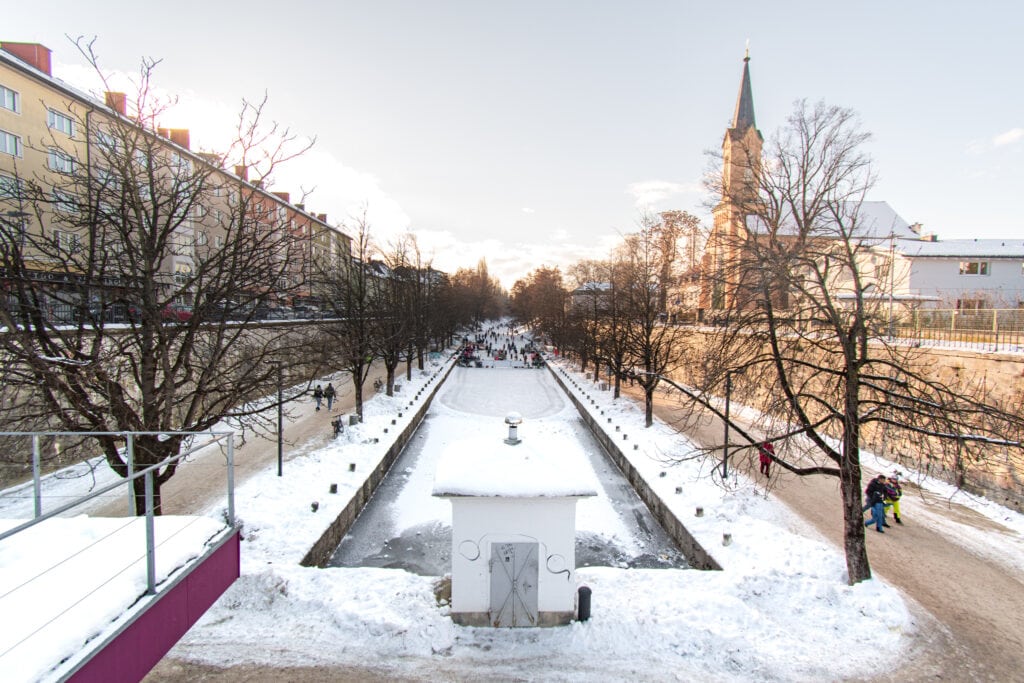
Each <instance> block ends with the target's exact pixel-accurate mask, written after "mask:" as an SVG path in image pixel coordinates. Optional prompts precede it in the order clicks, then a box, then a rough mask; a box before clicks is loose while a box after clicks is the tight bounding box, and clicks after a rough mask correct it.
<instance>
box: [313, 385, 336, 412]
mask: <svg viewBox="0 0 1024 683" xmlns="http://www.w3.org/2000/svg"><path fill="white" fill-rule="evenodd" d="M335 396H336V392H335V391H334V385H333V384H331V383H330V382H328V383H327V388H326V389H324V388H322V387H321V386H320V385H319V384H317V385H316V389H314V390H313V400H314V401H316V409H317V411H319V410H320V404H321V403H322V402H323V401H324V400H326V401H327V411H328V412H330V410H331V408H332V407H333V406H334V397H335Z"/></svg>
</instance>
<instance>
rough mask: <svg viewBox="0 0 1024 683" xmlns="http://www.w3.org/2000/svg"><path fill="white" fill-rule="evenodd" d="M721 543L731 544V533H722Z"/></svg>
mask: <svg viewBox="0 0 1024 683" xmlns="http://www.w3.org/2000/svg"><path fill="white" fill-rule="evenodd" d="M722 545H732V534H722Z"/></svg>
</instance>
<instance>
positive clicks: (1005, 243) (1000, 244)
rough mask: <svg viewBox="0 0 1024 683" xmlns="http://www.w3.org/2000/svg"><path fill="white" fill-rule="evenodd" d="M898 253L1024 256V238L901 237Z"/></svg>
mask: <svg viewBox="0 0 1024 683" xmlns="http://www.w3.org/2000/svg"><path fill="white" fill-rule="evenodd" d="M895 250H896V253H898V254H900V255H902V256H905V257H907V258H957V257H969V258H991V259H996V258H1013V259H1022V258H1024V240H1019V239H1018V240H1001V239H961V240H934V241H933V240H913V239H899V240H896V244H895Z"/></svg>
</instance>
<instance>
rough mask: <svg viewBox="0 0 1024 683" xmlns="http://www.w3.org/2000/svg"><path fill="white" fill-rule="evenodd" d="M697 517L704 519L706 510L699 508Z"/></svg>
mask: <svg viewBox="0 0 1024 683" xmlns="http://www.w3.org/2000/svg"><path fill="white" fill-rule="evenodd" d="M697 516H698V517H703V516H704V508H702V507H698V508H697Z"/></svg>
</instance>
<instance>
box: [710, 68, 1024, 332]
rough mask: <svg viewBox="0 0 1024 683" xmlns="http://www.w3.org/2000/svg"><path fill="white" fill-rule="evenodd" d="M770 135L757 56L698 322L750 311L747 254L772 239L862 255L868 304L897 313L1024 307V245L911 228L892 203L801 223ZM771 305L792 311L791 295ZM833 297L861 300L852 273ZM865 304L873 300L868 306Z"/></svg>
mask: <svg viewBox="0 0 1024 683" xmlns="http://www.w3.org/2000/svg"><path fill="white" fill-rule="evenodd" d="M763 147H764V136H763V135H762V134H761V131H760V130H758V128H757V121H756V118H755V115H754V95H753V86H752V83H751V76H750V54H749V52H748V53H747V54H746V55H745V56H744V58H743V72H742V77H741V80H740V87H739V93H738V95H737V98H736V106H735V109H734V112H733V117H732V122H731V126H730V127H729V128H728V129H727V130H726V131H725V136H724V138H723V140H722V152H721V174H720V179H719V183H720V184H719V187H718V188H716V189H717V190H718V191H719V192H720V195H719V196H720V198H719V201H718V203H717V205H716V206H715V208H714V210H713V226H712V229H711V231H710V234H709V236H708V239H707V241H706V242H705V245H704V249H703V253H702V255H701V258H700V269H699V270H700V288H699V289H700V291H699V296H698V297H697V307H698V317H699V318H701V319H703V318H705V317H706V316H708V315H710V316H712V317H713V316H715V315H716V313H715V312H716V311H727V310H735V309H742V308H744V307H745V306H748V305H750V304H751V302H750V301H749V300H747V299H745V297H744V291H747V290H749V289H750V287H749V285H750V284H751V283H752V280H753V279H754V274H753V273H751V272H750V271H751V270H754V266H756V264H757V263H758V261H757V259H750V258H747V256H748V255H747V254H745V253H744V252H745V250H747V249H750V248H751V245H754V246H755V247H756V245H757V244H758V243H759V241H760V242H761V243H764V240H765V238H766V236H770V237H771V238H772V239H777V240H779V241H782V242H784V241H785V240H791V241H792V240H795V239H797V237H798V235H799V236H800V237H801V238H803V239H805V240H806V239H808V236H810V238H811V239H814V240H817V241H818V242H819V243H820V242H821V241H822V240H825V241H828V240H841V241H845V242H847V243H849V244H851V245H854V246H855V249H854V252H855V256H854V257H853V259H854V263H855V264H856V268H855V270H856V271H857V276H858V277H861V278H866V279H868V280H869V281H870V282H869V286H868V287H865V288H864V289H863V290H862V298H874V299H878V300H882V301H884V302H885V304H886V305H887V306H888V307H889V310H890V311H892V312H893V313H894V314H896V315H899V314H900V312H901V311H907V310H913V309H918V308H922V307H930V308H946V309H953V310H958V311H977V310H981V309H991V308H1013V309H1016V308H1024V240H1020V239H1017V240H1001V239H955V240H940V239H939V238H938V237H937V236H936V235H934V234H929V233H926V232H925V231H924V229H923V226H921V225H920V224H918V223H915V224H911V223H909V222H908V221H906V220H904V219H903V218H902V217H901V216H900V215H899V214H898V213H897V212H896V211H895V210H894V209H893V208H892V207H891V206H890V205H889V204H888V203H887V202H884V201H868V200H865V199H863V198H862V197H861V196H858V197H857V198H856V201H849V200H848V201H834V202H833V204H832V206H830V209H831V211H824V212H821V213H818V214H810V215H811V217H812V218H813V220H812V221H807V220H806V218H807V216H808V215H807V214H805V215H800V216H798V217H794V215H793V214H794V212H793V211H791V210H787V209H784V208H780V206H779V205H780V202H779V201H778V200H779V198H778V196H772V190H773V188H774V187H775V179H774V178H769V179H765V178H762V164H763V163H764V156H763ZM782 289H788V288H780V291H778V292H776V294H774V295H773V301H774V302H775V303H776V304H777V305H780V306H781V307H782V308H785V307H786V304H787V299H788V296H789V292H788V291H781V290H782ZM830 289H831V290H832V291H834V292H835V293H836V294H837V296H838V298H840V299H842V298H844V297H846V298H848V299H849V298H853V297H855V296H856V295H855V294H854V288H853V281H852V273H846V274H840V275H837V276H836V278H835V279H834V280H833V281H832V283H831V287H830ZM865 295H866V297H865Z"/></svg>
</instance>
